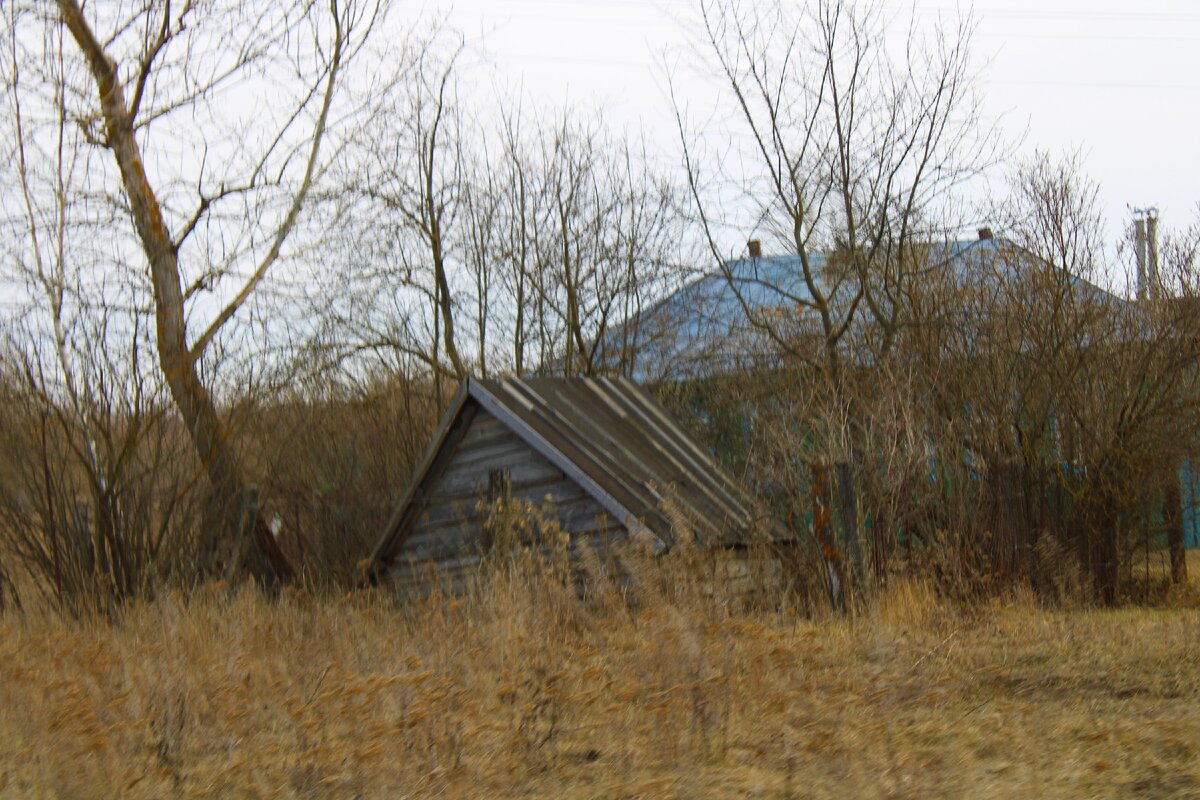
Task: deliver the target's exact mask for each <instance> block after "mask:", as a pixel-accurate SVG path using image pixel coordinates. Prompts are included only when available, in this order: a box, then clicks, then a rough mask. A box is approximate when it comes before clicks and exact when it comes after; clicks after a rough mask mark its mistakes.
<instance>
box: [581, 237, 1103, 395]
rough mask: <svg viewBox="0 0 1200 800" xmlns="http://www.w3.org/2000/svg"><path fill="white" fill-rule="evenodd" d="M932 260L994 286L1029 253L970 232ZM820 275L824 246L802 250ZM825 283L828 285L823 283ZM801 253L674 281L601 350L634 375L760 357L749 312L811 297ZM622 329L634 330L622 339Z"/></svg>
mask: <svg viewBox="0 0 1200 800" xmlns="http://www.w3.org/2000/svg"><path fill="white" fill-rule="evenodd" d="M929 248H930V250H929V257H930V259H931V265H932V267H933V268H935V269H942V268H944V272H943V273H942V274H944V275H945V276H946V277H948V278H949V279H950V280H951V281H952V282H953V283H954V284H956V285H958V286H960V287H966V286H971V287H976V288H978V289H985V290H999V289H1000V287H1001V286H1002V284H1003V282H1004V280H1006V279H1009V280H1010V279H1012V278H1014V277H1015V276H1017V273H1018V272H1019V270H1020V268H1021V264H1023V263H1028V264H1030V265H1032V264H1033V263H1034V262H1035V261H1036V259H1035V258H1034V257H1033V256H1023V257H1019V258H1013V257H1012V255H1013V254H1014V253H1020V252H1021V251H1020V248H1018V247H1016V245H1014V244H1013V243H1012V242H1010V241H1007V240H1005V239H991V238H988V239H969V240H959V241H948V242H944V243H936V244H931V245H930V246H929ZM808 261H809V266H810V268H811V269H812V270H813V272H814V274H815V275H816V277H817V279H818V282H819V283H825V282H826V278H825V277H824V273H825V268H826V264H827V262H828V258H827V254H825V253H822V252H819V251H814V252H811V253H809V254H808ZM1071 283H1072V287H1073V291H1077V292H1080V294H1081V296H1082V295H1090V296H1093V297H1099V298H1101V299H1103V300H1105V301H1108V302H1114V303H1116V302H1120V300H1119V298H1117V297H1116V296H1114V295H1112V294H1111V293H1109V292H1108V291H1106V290H1104V289H1103V288H1101V287H1099V286H1096V285H1095V284H1093V283H1090V282H1088V281H1087V280H1085V279H1083V278H1081V277H1078V276H1072V278H1071ZM824 288H825V290H826V291H830V290H831V288H832V287H829V286H825V287H824ZM855 291H856V283H855V282H854V281H853V280H851V279H847V280H845V281H843V282H842V283H841V285H840V291H837V292H834V295H833V296H832V297H831V298H830V301H831V302H832V303H833V304H834V305H837V303H838V302H839V301H842V302H845V301H846V299H847V297H848V296H850V295H852V294H853V293H854V292H855ZM811 300H812V294H811V292H810V291H809V288H808V285H807V283H806V282H805V280H804V271H803V268H802V266H801V261H800V257H799V256H798V255H796V254H794V253H793V254H791V255H779V256H759V257H748V258H738V259H734V260H731V261H729V262H727V263H726V264H725V265H724V268H723V269H721V270H716V271H713V272H708V273H706V274H704V275H701V276H700V277H698V278H696V279H694V280H692V281H690V282H689V283H687V284H685V285H684V286H682V287H680V288H679V289H678V290H676V291H675V292H674V293H672V294H670V295H668V296H667V297H665V298H663V299H662V300H661V301H659V302H658V303H657V304H655V305H653V306H651V307H650V308H649V309H647V310H645V311H643V312H642V313H640V314H638V315H636V316H635V317H634V318H632V319H630V320H627V321H626V322H625V323H624V324H622V325H619V326H616V327H615V328H613V329H612V330H610V331H609V333H608V334H607V335H606V339H607V340H608V341H607V346H606V347H605V348H604V349H605V351H607V352H611V353H617V354H619V353H621V352H622V351H623V350H629V351H630V352H632V353H633V354H634V355H635V357H636V358H635V360H634V362H633V364H634V368H633V370H632V374H633V375H634V377H635V378H637V379H639V380H660V379H678V378H692V377H700V376H703V375H707V374H712V373H726V372H731V371H735V370H737V369H740V368H744V367H749V366H758V365H762V363H763V359H764V356H765V355H766V354H769V353H771V352H773V351H774V347H773V345H772V342H771V341H770V340H769V338H768V336H767V335H766V334H765V333H764V332H763V330H762V329H761V327H756V326H755V325H754V324H753V323H752V322H751V317H767V316H771V315H774V314H777V313H779V311H780V310H782V309H789V308H794V307H795V306H796V305H797V304H801V303H805V302H811ZM626 337H636V338H635V339H634V340H633V341H625V339H626Z"/></svg>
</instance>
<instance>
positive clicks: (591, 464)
mask: <svg viewBox="0 0 1200 800" xmlns="http://www.w3.org/2000/svg"><path fill="white" fill-rule="evenodd" d="M481 409H482V410H484V411H486V412H487V413H489V414H491V415H493V416H495V417H496V418H497V419H498V420H500V422H501V423H503V424H504V425H505V426H506V427H508V428H509V429H510V430H512V431H513V432H514V433H515V434H516V435H517V436H518V437H519V438H520V439H521V440H522V441H524V442H525V443H526V444H527V445H529V446H530V447H531V448H533V449H534V450H536V451H537V452H538V453H540V454H541V455H542V456H543V457H545V458H546V459H547V460H549V461H550V462H551V463H552V464H554V465H555V466H557V467H558V468H559V469H560V470H562V472H563V473H564V474H565V475H566V476H567V477H568V478H569V479H571V480H572V481H574V482H575V483H577V484H578V485H579V486H580V487H581V488H582V489H583V490H584V491H585V492H586V493H587V494H588V495H590V496H591V497H592V498H593V499H595V500H596V502H598V503H599V504H600V505H601V506H602V507H603V508H604V509H605V510H606V511H608V512H609V513H610V514H612V516H613V517H614V518H615V519H617V520H618V521H619V522H620V523H621V524H623V525H624V526H625V527H626V528H627V529H629V531H630V532H631V533H633V534H638V533H643V534H649V535H650V536H651V537H653V539H655V540H657V542H656V544H655V547H656V549H660V550H661V549H664V548H669V547H670V546H672V545H674V544H675V537H674V532H673V528H672V520H671V519H670V518H669V516H668V514H667V513H666V511H665V510H664V501H667V502H673V503H675V504H676V505H677V506H678V508H679V510H680V511H681V512H682V513H683V515H684V516H685V518H686V519H687V521H688V522H689V523H690V524H691V525H693V526H694V532H695V534H696V539H697V541H698V542H699V543H701V544H705V545H734V544H744V543H747V542H748V540H749V537H750V535H751V533H752V532H753V531H754V529H755V528H756V527H757V526H758V525H759V524H760V522H762V518H761V517H760V516H759V512H758V511H757V509H756V508H755V506H754V504H753V503H752V502H751V501H750V500H749V499H748V498H747V497H746V495H745V494H744V493H743V492H742V491H741V489H739V488H738V486H737V485H736V484H735V483H734V482H733V481H731V480H730V479H729V478H728V477H727V476H725V475H724V474H723V473H722V472H721V471H720V470H719V469H718V468H717V466H716V464H715V463H714V462H713V460H712V458H711V456H710V455H709V454H708V453H707V452H705V451H704V449H703V448H701V447H700V446H699V445H698V444H697V443H696V442H695V441H694V440H693V439H692V438H691V437H690V436H689V435H688V434H687V433H686V432H685V431H684V430H683V429H682V428H681V427H680V426H679V425H678V424H677V423H676V422H675V421H674V420H673V419H672V418H671V416H670V414H669V413H668V412H667V411H666V410H665V409H664V408H663V407H662V406H661V405H660V404H659V403H658V402H657V401H655V400H654V399H653V398H652V397H651V396H650V395H649V394H648V393H647V392H646V391H645V390H644V389H642V388H641V387H639V386H638V385H636V384H635V383H633V382H632V381H630V380H628V379H627V378H532V379H529V380H521V379H518V378H507V379H504V380H482V379H479V378H467V379H466V380H464V381H463V383H462V385H461V386H460V387H459V390H458V392H457V394H456V395H455V397H454V399H453V400H452V401H451V403H450V406H449V407H448V408H447V410H446V413H445V415H444V416H443V417H442V421H441V423H440V424H439V426H438V429H437V433H436V434H435V435H434V438H433V441H432V442H431V444H430V446H429V448H428V449H427V450H426V453H425V456H424V458H423V459H422V463H421V466H420V467H419V468H418V469H417V472H416V474H415V475H414V477H413V480H412V482H411V485H410V487H409V489H408V492H407V493H406V495H405V496H404V498H403V500H402V501H401V502H400V504H399V506H398V507H397V509H396V511H395V512H394V514H393V516H392V518H391V520H390V521H389V522H388V525H387V527H386V528H385V530H384V533H383V536H382V537H381V539H380V541H379V544H378V545H377V546H376V548H375V552H374V554H373V555H372V557H371V571H372V573H374V574H378V573H379V570H381V569H382V568H383V567H385V566H386V564H387V563H388V562H389V561H390V560H391V559H392V558H394V557H395V555H396V554H397V553H398V552H399V550H400V548H401V547H402V546H403V544H404V540H405V539H406V538H407V535H408V531H409V529H410V528H411V526H412V524H413V523H414V522H415V521H416V519H417V518H418V517H419V516H420V514H421V511H422V509H423V504H424V502H425V500H426V499H427V496H426V495H425V494H424V493H425V492H426V491H428V488H429V486H430V485H431V484H432V482H433V481H434V480H436V478H437V476H438V474H440V471H441V469H442V468H444V466H445V464H446V462H447V461H448V458H449V456H450V455H451V454H452V451H453V449H454V448H455V447H456V446H457V439H458V438H461V436H462V434H463V433H464V432H465V429H466V427H467V426H469V424H470V421H471V419H472V418H473V416H474V415H475V414H476V413H477V412H478V411H479V410H481Z"/></svg>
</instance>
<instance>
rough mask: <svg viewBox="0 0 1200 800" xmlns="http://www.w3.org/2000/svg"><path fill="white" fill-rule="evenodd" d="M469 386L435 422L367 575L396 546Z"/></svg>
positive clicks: (464, 386)
mask: <svg viewBox="0 0 1200 800" xmlns="http://www.w3.org/2000/svg"><path fill="white" fill-rule="evenodd" d="M471 383H472V381H471V379H470V378H465V379H464V380H463V382H462V383H460V384H459V386H458V390H457V391H456V392H455V393H454V397H453V399H451V401H450V405H449V406H448V407H447V408H446V411H445V413H444V414H442V419H441V421H440V422H438V427H437V431H436V432H435V433H434V436H433V439H432V441H430V443H429V446H428V447H426V448H425V452H424V453H422V454H421V461H420V462H419V463H418V465H417V468H416V470H414V471H413V478H412V480H411V481H409V484H408V489H407V490H406V491H405V493H404V497H403V498H402V499H401V500H400V502H399V503H398V504H397V505H396V510H395V511H393V512H392V516H391V517H389V518H388V521H387V524H386V525H385V526H384V528H383V534H382V535H381V536H380V537H379V543H378V544H376V545H375V549H374V550H373V551H372V552H371V558H370V566H369V567H368V571H369V572H370V573H372V574H373V573H375V572H376V571H377V569H378V568H379V566H380V564H381V562H382V561H383V559H384V557H385V556H387V555H388V554H389V553H390V552H391V550H392V548H393V545H394V544H395V540H396V535H397V534H398V533H399V530H398V528H399V525H400V523H401V521H402V520H403V518H404V512H405V511H406V510H407V509H408V506H409V504H411V503H412V501H413V498H414V497H415V496H416V494H417V490H418V489H420V487H421V484H423V483H424V482H425V478H426V476H427V475H428V474H429V470H430V468H431V467H432V466H433V462H434V460H435V459H436V458H437V454H438V453H439V452H440V451H441V449H442V445H443V444H444V443H445V441H446V436H447V435H448V434H449V433H450V428H451V427H452V426H453V425H454V421H455V420H456V419H458V416H459V414H461V413H462V410H463V406H464V405H466V402H467V398H468V397H470V396H471Z"/></svg>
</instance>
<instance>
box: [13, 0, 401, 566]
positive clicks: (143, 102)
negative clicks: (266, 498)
mask: <svg viewBox="0 0 1200 800" xmlns="http://www.w3.org/2000/svg"><path fill="white" fill-rule="evenodd" d="M56 9H57V12H58V13H57V15H35V19H36V21H37V24H39V25H41V26H43V29H44V31H45V40H46V41H47V42H48V43H50V44H49V46H53V47H61V44H62V42H61V37H59V38H58V39H56V38H55V36H56V32H57V31H59V30H63V29H65V31H66V32H67V34H69V37H70V39H71V40H73V42H74V44H75V46H76V48H77V50H78V52H79V54H80V55H81V56H82V59H83V63H84V64H86V67H87V73H86V75H87V78H86V79H85V78H83V76H81V75H80V74H79V73H78V72H77V71H75V70H73V69H71V68H67V69H65V70H63V72H62V74H61V75H59V76H57V79H59V80H61V85H60V88H59V89H58V90H57V91H61V92H62V93H63V95H64V96H65V97H66V98H67V102H68V103H69V104H70V114H71V116H72V118H73V121H74V122H75V124H77V125H78V126H79V128H80V129H81V130H82V131H83V132H84V134H85V136H86V138H87V139H88V141H89V143H90V144H91V145H93V146H94V147H97V148H100V149H102V150H104V151H106V152H107V153H108V154H110V155H111V158H112V163H113V164H114V165H115V166H116V168H117V173H118V176H119V186H120V189H121V190H122V192H123V196H122V197H121V198H120V200H119V201H118V205H119V206H120V207H121V209H122V211H123V213H124V215H125V216H126V217H127V219H128V220H129V222H130V223H131V224H132V227H133V230H134V232H135V233H136V241H137V243H138V245H139V247H140V249H141V251H142V254H143V257H144V258H145V260H146V263H147V265H148V268H149V278H150V286H151V289H152V298H153V306H154V311H155V328H156V347H157V351H158V357H159V362H160V365H161V368H162V371H163V374H164V376H165V377H166V382H167V385H168V387H169V389H170V393H171V396H172V398H173V400H174V403H175V405H176V407H177V408H178V410H179V413H180V416H181V417H182V419H183V422H184V424H185V425H186V427H187V429H188V432H189V435H190V439H191V442H192V445H193V446H194V448H195V450H196V453H197V455H198V457H199V460H200V462H201V464H202V465H203V468H204V470H205V472H206V474H207V477H208V481H209V483H210V485H211V487H212V491H213V494H214V497H215V498H216V500H217V502H218V504H220V505H221V506H223V507H225V508H226V509H227V510H226V512H225V514H226V516H225V524H221V525H217V526H216V528H217V531H216V532H215V535H214V536H213V539H212V541H211V542H210V548H209V549H210V551H211V552H212V557H213V559H214V560H226V561H228V560H230V559H235V560H236V559H238V558H239V556H238V555H237V553H238V550H239V548H240V546H239V545H236V544H234V543H231V542H229V541H228V540H227V539H224V540H223V538H222V537H228V535H229V534H230V532H232V531H235V530H237V528H238V525H237V523H236V521H235V517H236V514H237V513H238V505H239V498H240V497H241V495H242V476H241V471H240V468H239V465H238V463H237V458H236V456H235V454H234V451H233V450H232V448H231V446H230V443H229V431H228V430H227V429H226V427H225V425H224V424H223V422H222V419H221V416H220V414H219V412H218V410H217V407H216V404H215V403H214V400H213V395H212V393H211V391H210V389H209V388H208V387H207V386H206V385H205V382H204V381H203V379H202V377H201V372H200V364H201V362H202V361H203V360H204V358H205V357H206V354H207V353H209V351H210V349H211V346H212V345H213V343H214V341H215V340H216V339H217V338H218V337H219V336H221V335H222V333H223V332H225V331H227V330H228V329H229V327H230V323H231V322H232V321H233V320H235V319H236V318H237V316H238V315H239V313H240V312H241V311H242V310H243V308H245V307H246V305H247V303H248V302H250V301H251V299H252V298H253V297H254V296H255V294H256V291H257V290H258V289H259V287H260V286H261V285H262V284H263V283H264V281H266V280H267V279H268V276H269V274H270V273H271V272H272V270H273V268H275V267H276V266H277V264H278V263H279V262H280V260H281V259H282V258H283V257H284V256H285V253H286V246H287V245H288V243H289V241H290V240H292V239H293V238H294V236H295V233H296V229H297V226H298V225H299V223H300V220H301V217H302V212H303V211H304V209H305V206H306V203H307V202H308V199H309V195H310V193H311V191H312V187H313V186H314V184H315V183H316V182H317V181H318V180H319V179H320V177H321V175H322V174H323V173H324V171H325V170H326V168H327V166H328V163H329V159H331V158H336V157H337V155H338V152H339V150H340V145H337V144H336V143H335V146H334V147H332V148H327V147H325V144H326V139H327V138H328V135H329V133H330V130H331V125H332V124H333V122H334V121H338V122H339V123H340V122H341V121H342V120H343V118H344V116H345V115H347V114H349V115H352V114H353V109H343V108H341V107H340V106H339V105H338V103H337V98H338V97H339V88H340V86H341V84H342V82H343V76H344V73H345V72H346V70H347V68H348V66H349V64H350V63H351V61H352V60H353V58H354V56H355V55H356V54H357V53H358V52H359V51H360V49H361V47H362V43H363V41H364V39H365V37H366V36H367V35H369V33H370V32H371V30H372V29H373V28H374V26H375V25H376V23H377V22H378V19H379V17H380V14H381V13H382V7H381V5H380V4H379V3H377V2H355V0H347V1H345V2H343V0H331V2H329V3H327V4H315V5H314V4H309V3H296V4H288V5H286V6H278V5H277V6H272V7H271V8H270V9H262V10H258V11H255V10H254V9H252V8H251V7H249V6H246V5H245V4H241V3H228V4H222V3H217V4H214V5H213V6H211V7H209V6H206V7H204V8H199V7H197V6H196V5H195V4H194V3H191V2H181V3H173V2H170V0H162V1H161V2H152V3H146V4H143V5H139V6H136V7H133V8H131V9H128V10H126V9H111V10H104V11H97V12H95V13H94V14H93V15H92V16H91V18H89V16H88V15H86V14H85V13H84V9H83V8H82V7H81V5H80V4H79V3H78V2H77V0H59V2H57V4H56ZM14 14H19V12H14ZM13 24H16V20H15V19H14V20H13ZM59 26H62V27H61V28H60V27H59ZM54 79H55V76H48V77H47V78H46V80H47V81H48V82H52V81H53V80H54ZM83 80H90V83H91V85H92V86H91V90H90V91H88V89H87V86H86V83H83V82H81V81H83ZM256 80H257V81H262V83H261V84H258V85H259V86H260V87H266V86H271V87H272V91H273V92H275V95H274V98H282V99H280V100H279V102H278V103H274V104H273V103H259V104H258V107H257V109H256V110H257V111H258V112H259V113H258V114H257V115H255V116H256V118H255V119H254V120H253V121H252V122H242V121H241V120H238V119H237V118H236V116H235V115H231V114H229V113H228V109H227V105H226V104H230V103H237V102H239V100H240V101H242V102H245V101H246V100H247V99H249V98H246V97H245V96H244V95H243V96H242V97H239V95H238V92H239V91H245V89H244V86H245V82H246V81H249V82H251V83H253V82H254V81H256ZM239 82H242V84H241V88H239ZM281 89H282V90H283V91H280V90H281ZM272 112H273V113H272ZM272 124H273V125H275V127H274V128H273V129H270V128H269V126H270V125H272ZM180 125H186V126H187V129H188V130H189V131H191V132H192V133H193V134H194V135H193V136H191V137H190V141H189V145H190V147H189V149H188V150H187V151H185V152H187V153H188V155H187V156H186V157H185V159H184V163H185V168H184V169H183V171H182V172H181V173H180V174H179V175H178V177H177V178H175V179H172V178H170V177H168V174H167V173H168V171H167V170H164V168H163V167H164V162H163V156H164V155H165V154H166V152H168V148H169V147H170V146H171V144H170V143H171V142H172V140H173V136H174V135H175V134H176V133H177V132H178V130H179V126H180ZM260 126H261V127H260ZM176 141H178V140H176ZM260 143H261V146H259V147H257V149H256V147H255V146H256V145H259V144H260ZM156 144H157V145H158V148H161V149H158V148H156ZM160 153H161V155H160ZM147 154H149V155H150V156H151V158H152V160H151V161H149V162H147V160H146V155H147ZM191 158H194V162H192V163H189V161H188V159H191ZM152 176H158V177H152ZM110 191H111V190H110ZM189 195H190V200H189ZM238 219H241V220H242V225H241V226H240V228H239V227H238V226H236V225H235V224H234V222H235V221H236V220H238ZM202 314H203V315H206V316H207V317H208V321H207V322H206V323H203V324H197V323H196V322H195V320H196V319H197V318H198V317H199V316H201V315H202ZM245 568H246V569H247V570H248V571H249V572H250V573H251V574H252V575H254V576H255V577H257V578H258V579H260V580H263V581H267V582H271V581H275V580H278V579H286V578H287V577H288V576H289V575H290V572H291V570H290V566H289V564H288V563H287V561H286V559H285V558H284V557H283V555H282V553H281V552H280V550H279V548H278V547H277V546H276V544H275V542H274V539H273V537H272V536H271V534H270V532H269V531H268V529H267V527H266V525H265V524H264V523H263V522H262V521H261V520H258V521H257V522H256V524H254V525H253V536H252V542H251V546H250V547H249V549H248V551H247V552H246V553H245Z"/></svg>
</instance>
